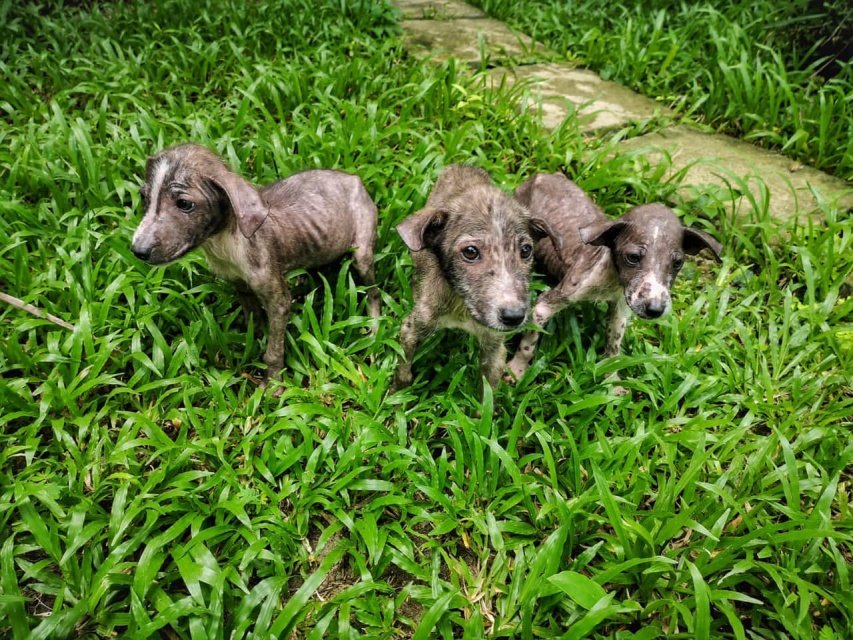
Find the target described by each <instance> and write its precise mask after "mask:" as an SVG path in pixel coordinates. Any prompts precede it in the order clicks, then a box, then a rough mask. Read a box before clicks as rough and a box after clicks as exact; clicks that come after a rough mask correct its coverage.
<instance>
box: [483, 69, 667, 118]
mask: <svg viewBox="0 0 853 640" xmlns="http://www.w3.org/2000/svg"><path fill="white" fill-rule="evenodd" d="M490 74H491V77H492V85H493V86H495V85H500V83H501V82H502V81H503V80H504V78H505V79H506V82H507V84H508V85H512V84H515V83H517V82H521V81H531V82H532V84H530V85H529V87H530V93H529V94H528V96H527V100H528V103H529V104H528V105H527V106H528V107H538V108H539V110H540V115H541V116H542V124H543V125H544V126H545V127H547V128H548V129H556V128H557V127H558V126H560V124H562V122H563V120H565V119H566V116H568V115H569V114H570V113H572V112H577V114H578V122H579V126H580V129H581V131H583V132H584V133H588V132H593V131H602V130H606V129H615V128H619V127H624V126H625V125H628V124H630V123H632V122H642V121H646V120H650V119H651V118H654V117H656V116H660V115H665V114H667V113H669V111H668V110H667V109H666V108H665V107H663V106H662V105H660V104H658V103H657V102H655V101H654V100H651V99H650V98H646V97H645V96H641V95H639V94H637V93H634V92H633V91H631V90H630V89H626V88H625V87H623V86H622V85H619V84H616V83H615V82H609V81H607V80H602V79H601V78H600V77H599V76H598V74H596V73H593V72H592V71H587V70H586V69H576V68H572V67H570V66H569V65H566V64H559V63H546V64H530V65H525V66H521V67H514V68H512V69H505V68H498V69H492V70H491V72H490Z"/></svg>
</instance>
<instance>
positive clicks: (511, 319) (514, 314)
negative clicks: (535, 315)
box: [498, 307, 527, 327]
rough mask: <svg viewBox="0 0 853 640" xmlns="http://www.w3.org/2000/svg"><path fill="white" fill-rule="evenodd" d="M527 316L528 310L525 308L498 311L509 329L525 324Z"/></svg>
mask: <svg viewBox="0 0 853 640" xmlns="http://www.w3.org/2000/svg"><path fill="white" fill-rule="evenodd" d="M526 315H527V308H525V307H515V308H511V307H507V308H505V309H499V310H498V317H499V318H500V319H501V322H503V323H504V324H505V325H506V326H508V327H517V326H518V325H520V324H521V323H522V322H524V318H525V316H526Z"/></svg>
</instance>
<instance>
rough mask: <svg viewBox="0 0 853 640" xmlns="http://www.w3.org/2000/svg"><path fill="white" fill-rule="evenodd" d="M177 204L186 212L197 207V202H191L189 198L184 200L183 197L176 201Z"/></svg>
mask: <svg viewBox="0 0 853 640" xmlns="http://www.w3.org/2000/svg"><path fill="white" fill-rule="evenodd" d="M175 206H176V207H177V208H178V209H180V210H181V211H183V212H184V213H189V212H190V211H192V210H193V209H195V202H190V201H189V200H184V199H183V198H178V199H177V200H176V201H175Z"/></svg>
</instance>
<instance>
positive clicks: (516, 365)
mask: <svg viewBox="0 0 853 640" xmlns="http://www.w3.org/2000/svg"><path fill="white" fill-rule="evenodd" d="M528 366H529V363H527V362H524V361H522V360H519V359H518V358H513V359H512V360H510V361H509V362H508V363H507V365H506V368H507V369H508V371H507V372H506V373H504V376H503V379H504V381H505V382H508V383H509V384H515V383H516V382H517V381H518V380H520V379H521V376H523V375H524V372H525V371H527V367H528Z"/></svg>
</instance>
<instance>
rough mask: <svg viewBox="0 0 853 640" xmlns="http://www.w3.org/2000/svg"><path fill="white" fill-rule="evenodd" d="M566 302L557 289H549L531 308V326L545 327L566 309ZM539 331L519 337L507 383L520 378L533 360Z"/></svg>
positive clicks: (528, 332) (510, 364)
mask: <svg viewBox="0 0 853 640" xmlns="http://www.w3.org/2000/svg"><path fill="white" fill-rule="evenodd" d="M567 304H568V301H567V300H566V297H565V295H563V294H562V293H561V292H560V291H559V290H558V289H551V290H550V291H546V292H545V293H543V294H542V295H540V296H539V299H538V300H537V301H536V306H534V307H533V318H532V321H533V324H535V325H536V326H537V327H538V328H539V329H541V328H542V327H544V326H545V323H546V322H548V320H550V319H551V317H553V316H554V314H556V313H557V312H558V311H560V310H561V309H563V308H564V307H566V305H567ZM539 333H540V332H539V331H527V332H525V333H524V335H523V336H521V341H520V342H519V343H518V349H516V351H515V355H514V356H513V358H512V360H510V361H509V363H508V364H507V367H509V370H510V372H511V373H512V376H514V377H512V378H511V377H509V376H508V377H507V378H506V380H507V382H513V381H515V380H518V379H519V378H521V376H522V375H524V372H525V371H527V367H529V366H530V362H531V361H532V360H533V355H534V353H535V352H536V343H537V342H539Z"/></svg>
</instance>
